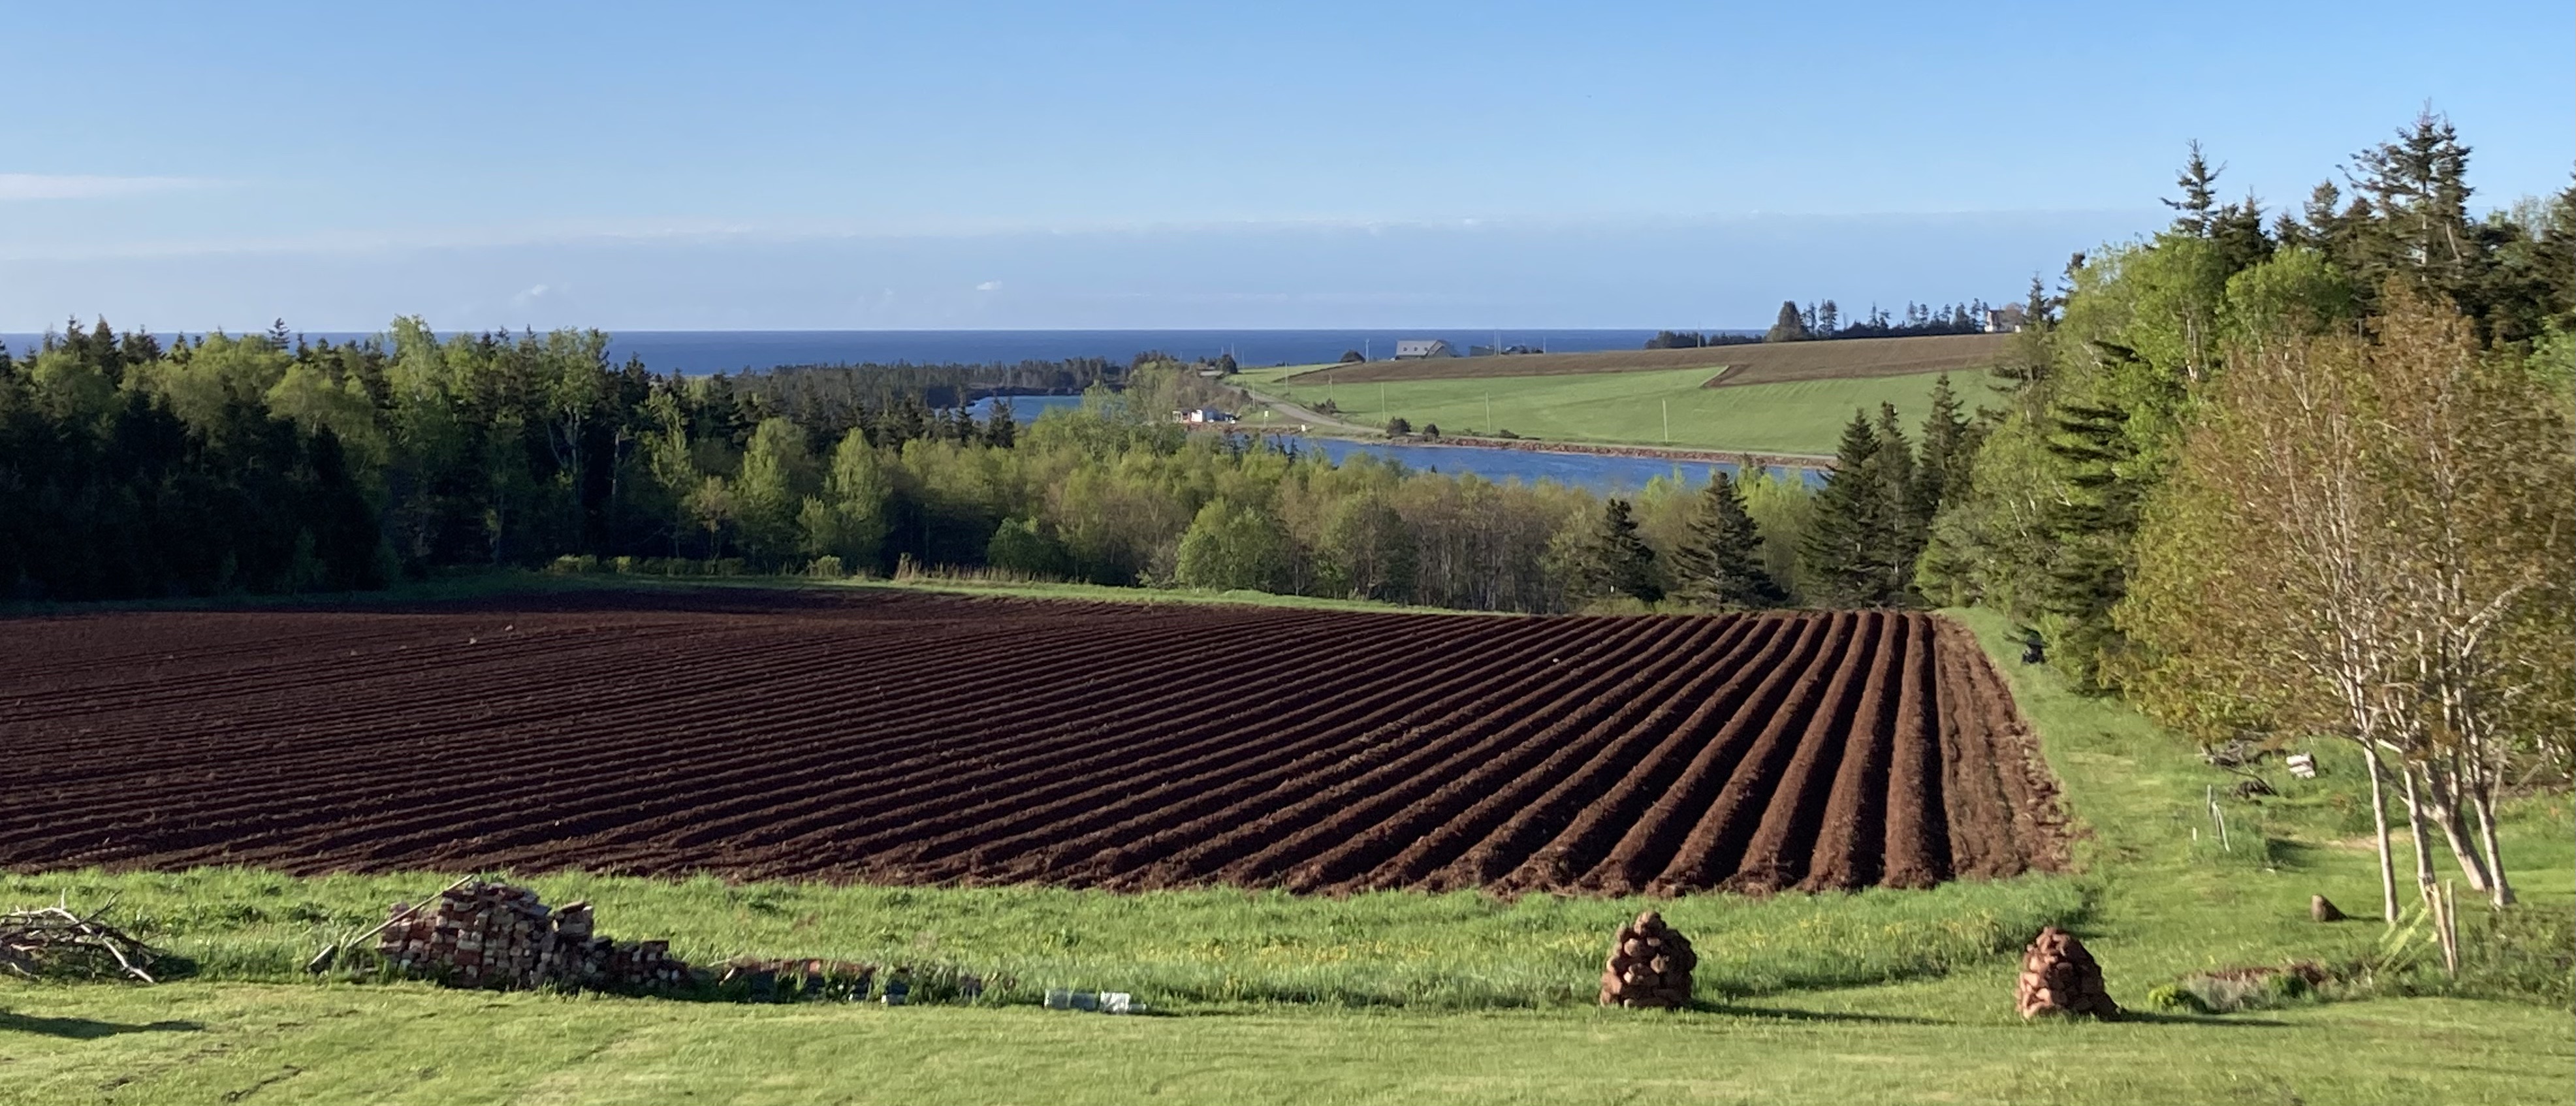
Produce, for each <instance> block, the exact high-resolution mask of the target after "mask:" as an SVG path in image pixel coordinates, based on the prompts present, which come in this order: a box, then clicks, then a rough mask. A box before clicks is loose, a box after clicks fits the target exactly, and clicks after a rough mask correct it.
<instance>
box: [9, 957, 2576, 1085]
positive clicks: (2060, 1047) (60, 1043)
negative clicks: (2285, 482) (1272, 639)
mask: <svg viewBox="0 0 2576 1106" xmlns="http://www.w3.org/2000/svg"><path fill="white" fill-rule="evenodd" d="M0 1007H10V1008H14V1009H15V1012H14V1013H0V1073H5V1074H0V1106H81V1104H88V1103H120V1104H130V1103H222V1102H249V1103H255V1104H266V1106H292V1104H301V1103H313V1104H332V1106H338V1104H345V1103H419V1104H424V1106H479V1104H483V1103H496V1104H497V1103H546V1104H560V1103H599V1104H636V1106H645V1104H655V1106H659V1104H668V1103H681V1102H735V1103H826V1102H835V1103H837V1102H887V1103H939V1104H942V1106H947V1104H971V1103H1006V1102H1007V1103H1025V1102H1052V1103H1068V1104H1084V1103H1131V1102H1135V1101H1139V1100H1144V1099H1156V1100H1169V1101H1179V1102H1193V1103H1235V1102H1247V1103H1256V1102H1257V1103H1316V1102H1331V1103H1406V1104H1409V1103H1419V1102H1491V1103H1550V1104H1554V1103H1623V1102H1624V1103H1633V1102H1674V1101H1678V1102H1724V1103H1756V1102H1758V1103H1791V1104H1828V1106H1852V1104H1855V1103H1881V1102H1928V1101H1944V1102H1969V1103H2048V1104H2064V1103H2083V1102H2100V1103H2162V1102H2247V1103H2286V1102H2309V1103H2336V1104H2369V1103H2402V1104H2405V1106H2423V1104H2425V1103H2448V1102H2477V1103H2499V1104H2510V1103H2524V1102H2531V1103H2547V1102H2562V1103H2563V1102H2564V1101H2565V1100H2566V1095H2567V1072H2568V1070H2569V1067H2570V1065H2571V1063H2576V1047H2571V1044H2570V1042H2569V1040H2568V1034H2567V1027H2566V1019H2565V1016H2564V1015H2562V1014H2558V1013H2555V1012H2552V1011H2548V1010H2542V1009H2538V1008H2534V1007H2520V1006H2507V1005H2497V1004H2492V1003H2478V1002H2464V1001H2452V1000H2414V1001H2408V1002H2403V1003H2396V1002H2372V1003H2354V1004H2341V1005H2330V1006H2318V1007H2307V1008H2302V1009H2297V1010H2289V1011H2281V1012H2277V1013H2274V1014H2267V1015H2265V1016H2262V1017H2259V1018H2247V1019H2226V1020H2204V1019H2174V1020H2168V1021H2157V1022H2147V1023H2138V1022H2131V1023H2123V1024H2114V1025H2091V1024H2040V1025H2031V1026H2025V1025H2020V1024H2003V1023H2004V1022H2005V1021H2007V1020H2009V1019H2011V1014H2010V1013H2009V1012H2008V1011H2005V1012H1998V1013H1997V1014H1995V1015H1993V1016H1990V1017H1987V1018H1982V1019H1979V1020H1976V1021H1973V1022H1942V1021H1926V1020H1919V1019H1902V1018H1900V1019H1878V1018H1869V1017H1862V1016H1852V1015H1841V1014H1834V1013H1829V1012H1820V1011H1815V1010H1808V1009H1804V1008H1801V1007H1798V1006H1794V1005H1792V1006H1778V1007H1769V1008H1762V1009H1744V1010H1737V1011H1732V1012H1729V1013H1724V1014H1684V1015H1679V1016H1674V1015H1668V1014H1661V1013H1656V1012H1648V1011H1637V1012H1629V1011H1582V1012H1566V1013H1546V1014H1532V1013H1508V1012H1506V1013H1493V1014H1452V1015H1443V1016H1423V1015H1418V1014H1410V1013H1395V1014H1387V1013H1375V1012H1360V1013H1349V1012H1345V1013H1333V1014H1322V1015H1314V1014H1308V1015H1282V1014H1274V1013H1254V1014H1247V1015H1244V1016H1236V1017H1220V1018H1156V1017H1125V1018H1121V1017H1106V1016H1102V1015H1096V1014H1075V1013H1048V1012H1046V1011H1042V1010H1037V1009H1033V1008H1030V1007H1026V1006H1021V1007H1010V1008H999V1009H968V1008H958V1007H947V1008H942V1007H920V1008H906V1009H893V1010H890V1009H884V1008H880V1007H855V1008H854V1007H848V1006H839V1007H832V1006H802V1005H800V1006H714V1005H704V1004H694V1003H669V1002H653V1001H644V1000H629V999H601V998H564V997H557V996H549V995H494V994H477V993H469V992H438V991H433V990H430V989H428V988H425V987H399V988H396V987H365V988H360V987H318V986H275V985H262V984H228V985H210V984H184V983H183V984H177V985H171V986H166V987H162V988H157V989H151V990H144V989H140V988H132V989H129V988H115V987H84V988H14V989H12V988H0Z"/></svg>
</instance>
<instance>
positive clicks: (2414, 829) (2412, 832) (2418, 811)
mask: <svg viewBox="0 0 2576 1106" xmlns="http://www.w3.org/2000/svg"><path fill="white" fill-rule="evenodd" d="M2398 771H2399V773H2400V774H2402V775H2404V776H2405V777H2406V794H2405V796H2404V798H2405V800H2406V834H2407V836H2408V837H2410V838H2412V839H2413V840H2414V843H2415V889H2416V890H2417V891H2418V892H2421V893H2422V894H2424V895H2426V896H2430V895H2431V894H2432V893H2433V845H2432V842H2430V841H2427V840H2425V839H2424V833H2425V828H2424V803H2423V800H2422V799H2421V798H2420V797H2419V796H2417V794H2416V793H2415V769H2414V766H2412V765H2409V764H2407V763H2406V762H2405V760H2404V759H2403V758H2400V759H2399V761H2398Z"/></svg>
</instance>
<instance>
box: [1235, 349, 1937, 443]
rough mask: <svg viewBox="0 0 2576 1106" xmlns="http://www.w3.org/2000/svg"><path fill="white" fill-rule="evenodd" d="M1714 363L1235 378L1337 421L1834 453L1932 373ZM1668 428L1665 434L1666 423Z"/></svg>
mask: <svg viewBox="0 0 2576 1106" xmlns="http://www.w3.org/2000/svg"><path fill="white" fill-rule="evenodd" d="M1716 372H1717V371H1716V370H1715V369H1709V368H1693V369H1661V370H1640V371H1633V372H1604V373H1581V374H1564V375H1553V376H1497V377H1470V378H1463V379H1433V380H1395V381H1386V382H1382V383H1369V384H1341V383H1334V382H1331V381H1327V380H1325V379H1322V378H1320V377H1317V376H1313V375H1309V376H1306V377H1302V378H1299V379H1297V380H1294V381H1290V380H1288V379H1286V375H1287V374H1285V373H1280V372H1278V371H1276V370H1273V372H1272V373H1271V374H1270V375H1268V376H1266V377H1261V376H1250V374H1246V375H1247V376H1248V377H1249V379H1246V380H1244V381H1243V383H1245V384H1246V385H1247V386H1248V387H1250V388H1251V389H1252V390H1253V391H1254V392H1255V393H1256V394H1261V395H1269V396H1276V397H1279V398H1282V399H1286V400H1288V401H1289V402H1292V403H1296V404H1300V405H1303V406H1307V407H1312V406H1314V405H1316V404H1319V403H1322V402H1324V401H1325V400H1327V399H1329V400H1331V401H1332V402H1333V403H1334V404H1335V405H1336V406H1337V407H1338V408H1339V410H1340V415H1339V417H1340V418H1341V419H1342V420H1343V421H1345V422H1350V423H1354V424H1358V425H1361V426H1371V427H1374V426H1382V425H1384V424H1385V423H1386V421H1387V420H1388V419H1389V418H1391V417H1401V418H1403V419H1405V420H1407V421H1408V422H1411V423H1412V424H1413V425H1414V426H1415V427H1416V428H1420V427H1422V426H1423V425H1425V424H1433V425H1437V426H1438V427H1439V428H1440V429H1441V430H1442V431H1443V432H1445V433H1450V434H1478V435H1482V434H1487V433H1490V432H1491V431H1493V430H1495V429H1502V430H1509V431H1511V432H1512V433H1514V434H1518V435H1520V436H1522V437H1530V438H1541V439H1546V440H1550V441H1569V442H1602V443H1614V444H1625V445H1671V446H1679V447H1685V448H1693V449H1719V450H1741V451H1745V452H1753V453H1785V454H1802V455H1816V456H1830V455H1832V453H1833V451H1834V443H1835V442H1836V440H1837V439H1839V438H1840V436H1841V434H1842V428H1843V425H1844V424H1845V423H1847V422H1850V421H1851V417H1852V412H1853V411H1854V410H1863V411H1867V412H1869V413H1870V414H1871V415H1872V416H1873V417H1875V416H1876V415H1877V413H1878V408H1879V404H1881V403H1893V404H1895V405H1896V409H1897V411H1898V412H1899V413H1900V414H1901V415H1902V416H1903V418H1904V419H1905V422H1906V425H1907V427H1908V433H1911V432H1912V427H1913V426H1914V425H1915V424H1916V423H1919V422H1921V421H1922V419H1923V415H1924V413H1925V412H1926V411H1927V410H1929V409H1930V401H1929V398H1928V397H1929V396H1930V394H1931V391H1932V382H1933V381H1934V380H1935V379H1937V378H1938V376H1939V375H1940V374H1938V373H1932V374H1917V375H1912V376H1880V377H1859V378H1852V379H1841V380H1801V381H1794V382H1790V383H1782V384H1748V385H1744V386H1741V387H1728V388H1708V387H1702V385H1704V384H1706V383H1707V382H1708V380H1709V378H1710V377H1712V376H1715V375H1716ZM1984 378H1985V374H1984V373H1981V372H1974V371H1971V372H1967V373H1962V374H1958V375H1956V376H1954V377H1953V378H1952V380H1951V385H1952V387H1953V388H1955V389H1956V390H1957V391H1958V392H1959V393H1960V395H1961V397H1962V398H1963V399H1965V400H1967V401H1968V402H1969V403H1970V404H1971V405H1974V403H1975V402H1976V401H1977V400H1978V399H1980V398H1984ZM1668 426H1669V430H1668V429H1667V427H1668Z"/></svg>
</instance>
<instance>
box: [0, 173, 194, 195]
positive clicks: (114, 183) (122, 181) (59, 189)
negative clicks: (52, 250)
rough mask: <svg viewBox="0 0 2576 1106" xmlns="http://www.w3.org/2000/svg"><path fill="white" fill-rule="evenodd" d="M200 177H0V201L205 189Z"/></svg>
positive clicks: (37, 174)
mask: <svg viewBox="0 0 2576 1106" xmlns="http://www.w3.org/2000/svg"><path fill="white" fill-rule="evenodd" d="M215 183H216V182H215V181H210V180H206V179H204V178H202V177H103V176H85V175H80V174H60V173H0V200H98V199H107V198H110V197H115V196H142V195H149V194H151V193H154V192H178V191H184V190H186V189H191V188H207V187H211V186H213V185H214V184H215Z"/></svg>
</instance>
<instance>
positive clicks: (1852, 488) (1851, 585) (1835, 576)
mask: <svg viewBox="0 0 2576 1106" xmlns="http://www.w3.org/2000/svg"><path fill="white" fill-rule="evenodd" d="M1879 454H1880V450H1879V441H1878V434H1877V432H1876V431H1874V430H1871V429H1870V425H1869V416H1867V415H1865V414H1862V413H1861V412H1859V411H1854V412H1852V420H1851V422H1850V423H1849V424H1847V425H1845V426H1844V427H1843V438H1842V443H1841V445H1840V446H1839V447H1838V448H1836V449H1835V451H1834V471H1833V472H1832V473H1831V474H1829V475H1827V476H1826V477H1825V486H1824V487H1822V488H1819V489H1817V491H1816V499H1815V514H1814V517H1813V518H1811V519H1810V520H1809V521H1808V525H1807V532H1806V533H1805V534H1804V535H1803V536H1801V538H1800V540H1799V542H1798V576H1799V579H1800V581H1801V584H1800V586H1801V587H1803V588H1805V589H1807V590H1808V591H1809V592H1810V593H1811V596H1810V598H1811V599H1813V600H1814V601H1815V602H1817V603H1819V604H1822V605H1824V606H1868V605H1872V604H1874V603H1876V602H1878V593H1879V588H1880V584H1881V582H1882V581H1884V580H1885V579H1886V577H1887V574H1888V571H1889V570H1888V568H1887V566H1885V565H1882V564H1879V563H1878V562H1877V558H1878V557H1879V556H1880V555H1881V550H1882V549H1883V548H1884V546H1883V544H1882V543H1881V540H1880V536H1881V535H1882V534H1884V533H1885V532H1886V531H1887V529H1888V528H1889V527H1890V526H1892V525H1894V524H1895V522H1896V520H1895V519H1894V518H1892V517H1891V514H1892V513H1891V512H1890V511H1889V510H1888V509H1887V506H1888V505H1887V496H1886V490H1885V489H1886V481H1885V480H1884V479H1883V477H1882V476H1881V475H1880V473H1879Z"/></svg>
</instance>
